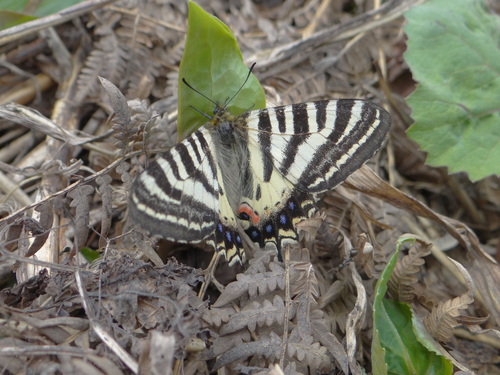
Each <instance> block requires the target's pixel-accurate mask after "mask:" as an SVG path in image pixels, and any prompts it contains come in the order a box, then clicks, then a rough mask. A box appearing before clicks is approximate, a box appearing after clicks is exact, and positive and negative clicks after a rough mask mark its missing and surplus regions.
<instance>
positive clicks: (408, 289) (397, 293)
mask: <svg viewBox="0 0 500 375" xmlns="http://www.w3.org/2000/svg"><path fill="white" fill-rule="evenodd" d="M403 236H407V235H405V234H403ZM411 236H412V237H415V239H416V240H415V243H414V244H413V245H412V247H411V248H410V250H409V252H408V255H405V256H404V257H403V258H401V259H400V260H399V261H398V263H397V264H396V268H395V269H394V272H393V273H392V276H391V279H390V280H389V285H388V288H389V292H390V293H391V295H392V296H393V297H394V298H395V299H397V300H398V301H400V302H406V303H410V302H412V301H413V300H414V299H415V296H416V295H417V292H416V290H415V289H414V287H413V285H414V284H416V283H417V282H418V278H417V277H416V276H415V274H416V273H418V272H420V271H421V268H422V266H423V265H424V264H425V261H424V260H423V259H422V258H423V257H425V256H427V255H429V254H430V253H431V250H430V249H431V247H432V244H431V243H429V242H427V241H425V240H424V239H422V238H419V237H418V236H414V235H411Z"/></svg>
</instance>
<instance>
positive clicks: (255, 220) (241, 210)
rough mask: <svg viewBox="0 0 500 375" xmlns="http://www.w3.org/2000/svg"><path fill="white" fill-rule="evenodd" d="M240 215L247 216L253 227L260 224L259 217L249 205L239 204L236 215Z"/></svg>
mask: <svg viewBox="0 0 500 375" xmlns="http://www.w3.org/2000/svg"><path fill="white" fill-rule="evenodd" d="M240 213H245V214H247V215H248V217H249V218H250V221H251V222H252V224H253V225H257V224H258V223H259V222H260V216H259V215H258V214H257V213H256V212H255V211H254V210H253V208H252V207H250V205H248V203H242V204H240V207H239V208H238V214H240Z"/></svg>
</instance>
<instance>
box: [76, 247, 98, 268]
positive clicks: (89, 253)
mask: <svg viewBox="0 0 500 375" xmlns="http://www.w3.org/2000/svg"><path fill="white" fill-rule="evenodd" d="M80 254H82V255H83V257H84V258H85V259H86V260H87V262H89V264H91V263H92V262H94V261H95V260H97V259H99V258H100V257H101V256H102V255H101V253H100V252H98V251H96V250H92V249H91V248H89V247H82V248H81V249H80Z"/></svg>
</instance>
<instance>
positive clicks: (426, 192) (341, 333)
mask: <svg viewBox="0 0 500 375" xmlns="http://www.w3.org/2000/svg"><path fill="white" fill-rule="evenodd" d="M417 2H418V1H409V2H407V3H406V4H404V5H401V4H398V3H397V2H387V3H386V4H385V5H384V6H383V7H381V8H380V9H379V10H378V16H374V15H373V10H372V9H370V8H369V2H361V3H359V4H358V5H357V6H358V8H356V9H348V8H345V7H344V8H342V7H341V6H340V5H339V4H340V3H338V4H337V3H335V2H332V3H331V4H330V5H329V6H327V7H326V8H321V9H322V11H321V12H320V11H319V9H320V8H319V5H318V2H316V1H305V2H302V3H300V4H298V3H297V4H295V3H293V2H284V3H283V4H278V2H276V4H274V5H273V4H272V3H271V2H268V3H264V2H261V3H259V2H250V1H242V2H235V3H234V4H233V3H230V4H226V3H224V2H218V1H211V2H208V1H200V2H199V4H200V5H201V6H202V7H203V8H204V9H205V10H207V11H209V12H212V13H213V14H215V15H217V16H218V17H219V18H220V19H221V20H222V21H223V22H225V23H226V24H227V25H228V26H229V27H230V28H231V29H232V30H233V32H235V34H236V35H237V36H238V39H239V42H240V46H241V48H242V51H243V54H244V55H245V56H246V57H247V60H246V61H247V62H248V63H249V65H250V64H251V63H252V62H254V61H256V62H257V65H256V68H255V73H256V75H257V77H258V78H259V79H260V80H261V82H262V84H263V86H264V88H265V89H266V92H267V94H268V96H270V97H271V99H272V101H274V102H276V103H277V104H289V103H296V102H305V101H310V100H314V99H319V98H324V97H327V98H341V97H354V96H360V97H364V98H368V99H370V100H373V101H375V102H378V103H381V102H385V100H384V99H383V94H382V92H381V90H380V88H379V87H378V85H377V83H378V82H380V77H379V75H378V73H377V69H374V62H376V64H377V65H378V66H380V61H382V60H384V59H385V60H386V61H388V62H389V64H388V65H387V67H386V68H385V69H386V72H387V73H388V75H387V77H389V78H388V80H389V82H388V83H389V85H391V86H390V87H391V89H392V94H390V93H387V92H386V93H384V94H385V95H392V98H391V99H392V100H394V98H396V102H397V103H398V111H400V112H404V111H406V110H407V109H406V108H405V107H404V105H403V104H402V103H401V101H400V100H399V98H398V97H397V95H398V87H397V84H399V85H401V84H403V85H404V86H405V87H406V88H408V87H411V86H412V85H413V83H412V82H410V81H408V79H406V80H405V76H404V74H403V73H404V72H405V66H404V64H401V51H400V49H399V48H398V47H397V46H398V45H400V44H401V43H402V42H403V40H402V36H401V27H402V24H403V20H402V17H401V15H402V13H403V12H404V10H406V9H408V8H409V7H411V6H413V5H415V3H417ZM236 3H237V4H238V5H236ZM325 3H326V2H325ZM325 9H326V10H325ZM186 11H187V7H186V4H184V3H183V2H182V3H181V2H177V1H170V2H168V1H166V2H153V1H151V2H146V3H144V4H141V6H140V7H138V5H137V3H136V2H135V1H131V2H116V3H114V4H113V5H112V6H103V7H101V8H99V9H95V10H93V11H92V12H89V13H86V14H84V15H83V16H81V17H80V18H76V16H75V19H74V22H73V23H72V22H68V23H62V24H61V25H59V26H58V27H57V29H56V30H57V31H56V32H55V33H54V32H46V33H41V34H32V36H31V37H30V39H29V40H26V39H22V38H18V39H16V38H14V40H11V41H9V43H7V44H5V45H4V46H3V47H2V48H3V52H4V61H5V62H6V64H5V65H4V66H3V67H2V68H1V69H0V74H1V75H2V77H3V81H4V82H6V84H5V85H4V86H3V87H2V88H1V89H0V90H1V91H0V104H2V106H1V107H0V114H1V116H2V118H3V120H2V122H0V135H1V137H0V142H1V143H0V144H1V149H0V171H1V173H0V185H1V193H0V194H1V195H0V196H1V198H2V200H1V204H0V209H1V216H0V217H1V219H0V233H1V237H0V245H1V248H0V251H1V254H0V255H1V259H2V262H1V266H0V272H1V275H2V280H6V281H3V285H2V290H1V291H0V301H1V303H0V314H1V315H0V316H1V319H0V327H1V328H0V330H1V332H2V335H1V338H0V367H1V368H2V371H4V372H5V373H18V372H20V371H23V370H25V371H30V372H34V373H37V372H38V373H41V372H45V373H58V372H59V373H70V372H72V373H89V374H101V373H102V374H123V373H137V372H139V371H140V372H141V373H148V374H149V373H151V374H158V373H175V374H179V373H185V374H198V373H200V374H206V373H209V372H210V371H214V370H217V369H219V370H222V369H224V371H226V372H228V373H236V372H238V373H248V374H250V373H252V374H264V373H269V374H271V373H285V374H307V373H311V372H319V373H332V372H335V371H336V372H340V371H342V372H344V373H349V372H352V373H357V374H360V373H362V371H363V369H365V370H367V371H370V368H371V365H370V355H369V353H370V350H369V348H370V340H369V339H368V337H371V335H372V333H371V332H372V329H373V327H372V324H373V323H372V320H371V308H370V306H371V305H370V299H371V297H372V295H373V290H374V289H373V285H374V280H376V279H377V277H378V276H379V275H380V273H381V271H382V269H383V267H384V266H385V264H386V263H387V260H388V259H389V257H390V255H391V254H392V253H393V251H394V246H395V245H394V244H395V241H396V240H397V238H399V237H400V236H401V235H402V234H403V233H414V234H415V235H418V236H419V238H421V239H422V240H419V241H418V242H417V244H416V245H415V246H414V247H411V249H410V250H409V252H408V255H406V256H404V257H402V259H400V262H399V264H398V266H397V268H396V269H397V272H395V275H394V278H393V279H392V280H391V283H390V291H391V295H392V296H393V297H396V296H397V298H399V299H400V300H401V301H406V302H409V303H411V304H412V306H414V307H415V311H416V313H417V315H418V316H419V317H420V318H421V320H422V321H424V323H425V325H426V327H427V329H428V331H429V332H430V334H431V335H432V336H434V337H435V338H436V339H437V340H439V341H441V342H443V343H446V344H447V345H448V346H454V350H455V351H458V352H459V353H460V354H461V355H458V356H457V358H461V359H462V363H461V365H462V366H464V367H468V368H470V369H472V370H474V371H476V372H478V373H492V372H491V371H492V369H494V366H495V364H494V358H495V356H496V355H498V352H495V350H493V349H492V348H494V347H495V345H494V344H492V345H488V344H482V343H481V342H479V341H475V345H476V347H475V348H474V349H473V348H472V346H470V345H464V344H463V342H466V340H475V339H474V336H473V335H472V333H481V334H483V335H485V336H486V335H487V336H488V337H489V338H490V340H495V339H496V340H498V330H497V327H498V324H499V323H500V313H499V311H500V309H499V308H498V306H499V302H498V301H499V296H500V293H499V290H498V288H500V280H498V278H499V277H500V276H499V275H500V272H498V266H497V264H496V263H495V262H493V261H492V259H491V257H490V255H488V254H487V253H486V252H485V250H490V249H494V248H495V246H498V235H496V236H495V233H497V231H498V223H499V222H500V218H499V214H498V212H499V210H498V204H499V202H500V199H499V198H498V197H499V195H498V191H499V189H498V187H499V186H500V183H499V181H498V178H495V177H490V178H488V179H486V180H484V181H481V182H479V183H476V184H471V183H470V182H468V180H467V179H466V177H464V176H463V175H458V176H451V177H450V176H447V175H446V174H445V173H444V172H443V171H442V170H436V169H432V168H429V167H427V166H425V165H424V164H423V162H422V160H423V158H422V157H421V154H419V152H418V151H417V149H416V147H415V146H414V145H413V144H412V143H411V142H409V141H407V140H406V137H405V135H404V130H405V129H406V128H407V127H408V125H409V124H408V123H406V122H405V121H404V119H405V117H404V116H402V117H398V116H397V115H396V114H395V112H393V125H392V134H393V137H392V138H391V139H390V140H389V141H388V146H387V147H386V148H385V149H384V150H382V151H381V152H380V153H379V154H378V155H377V156H376V157H375V158H374V160H373V161H371V162H370V168H372V169H374V170H375V171H376V172H377V174H380V175H382V176H383V179H385V180H389V181H390V182H391V184H387V183H385V182H384V181H383V180H382V179H380V178H378V177H377V175H376V174H375V173H373V172H372V171H371V170H370V168H362V169H361V170H360V171H358V172H356V173H355V174H354V175H352V176H351V177H350V178H349V179H348V181H347V182H346V183H345V184H343V185H342V186H340V187H338V188H337V189H336V190H335V191H333V192H330V193H328V194H325V196H324V197H322V199H321V201H320V202H319V204H320V206H321V208H322V210H323V212H322V213H321V214H319V215H318V216H317V217H314V218H311V219H310V220H307V221H305V222H303V223H301V228H300V229H301V231H302V235H303V238H304V242H303V247H295V248H291V249H287V251H286V252H285V255H286V256H285V261H284V262H283V263H282V262H279V261H278V260H277V259H276V256H275V254H273V253H270V252H265V251H259V250H257V251H255V252H254V254H253V258H252V259H251V260H250V261H249V262H248V263H247V264H246V265H244V267H241V268H238V267H233V268H224V267H225V266H224V265H220V266H219V268H218V270H217V271H216V272H215V273H214V274H213V276H214V280H213V282H212V283H211V285H209V287H208V290H207V295H206V296H203V298H200V296H198V291H199V288H200V284H201V283H202V282H203V280H204V279H205V278H204V276H207V274H206V273H204V272H203V271H201V269H205V268H206V267H207V266H208V263H209V259H210V256H211V255H210V252H206V251H204V250H203V249H202V248H203V246H197V247H196V248H195V247H194V246H186V245H181V246H179V245H177V244H173V243H168V242H166V241H161V242H160V243H156V242H155V241H152V240H151V239H149V238H148V237H146V236H144V235H143V234H142V233H138V232H137V231H134V232H130V231H129V230H130V228H129V227H128V226H127V223H126V215H125V214H126V204H127V191H128V188H129V186H130V183H131V181H132V180H133V178H134V177H135V176H137V174H138V173H140V171H141V170H142V169H143V168H145V167H146V166H147V163H148V160H150V157H151V156H152V155H154V154H155V153H159V152H162V151H164V150H166V149H168V148H169V147H171V146H172V145H173V144H174V143H175V141H176V128H175V120H176V92H177V67H178V66H179V61H180V58H181V56H182V48H183V39H184V32H185V30H186V25H185V22H186V19H187V14H186ZM326 14H327V16H326ZM360 25H363V27H361V26H360ZM47 27H48V24H47ZM27 28H28V26H27ZM367 30H368V31H367ZM382 31H383V32H382ZM360 33H362V34H360ZM0 38H1V34H0ZM56 48H57V51H59V52H57V53H56V52H55V50H56ZM64 50H65V51H66V52H67V53H69V55H64V54H61V53H60V51H64ZM25 56H36V57H37V59H36V61H34V62H29V59H28V58H27V57H25ZM68 56H71V59H69V60H68V58H67V57H68ZM7 63H9V64H14V65H15V66H16V67H18V69H21V70H22V71H23V72H24V73H25V74H27V75H28V76H30V77H31V78H30V79H28V80H27V81H26V83H28V84H29V86H30V87H31V90H32V94H29V93H23V94H22V96H20V99H19V100H17V103H18V104H7V103H6V102H7V100H9V101H11V100H12V99H9V98H13V97H17V96H14V94H15V93H16V92H18V90H20V89H19V86H18V85H19V83H18V82H19V81H23V80H25V76H23V75H19V74H18V72H17V71H15V70H9V69H8V68H7V67H8V66H9V65H8V64H7ZM42 77H43V78H42ZM97 77H103V79H101V80H100V81H99V80H98V79H97ZM42 80H43V81H42ZM47 81H48V82H52V83H51V84H50V85H49V87H46V86H43V87H42V86H39V85H38V83H40V82H47ZM56 82H57V83H56ZM102 82H104V83H102ZM38 90H42V92H41V93H42V95H39V93H40V92H39V91H38ZM37 92H38V94H37ZM393 102H394V101H393ZM19 104H24V105H27V108H26V107H21V106H20V105H19ZM111 114H114V115H112V116H111V117H110V115H111ZM13 121H14V122H13ZM464 197H466V198H464ZM464 199H465V200H464ZM464 202H469V203H471V202H472V204H463V203H464ZM429 207H431V208H432V209H431V208H429ZM464 207H465V208H464ZM468 207H469V208H468ZM470 207H474V208H473V209H471V208H470ZM33 209H34V210H33ZM478 212H479V213H478ZM486 218H487V219H486ZM487 223H489V224H487ZM495 223H497V224H496V225H495ZM466 224H469V225H470V227H469V226H467V225H466ZM470 228H473V230H472V229H470ZM424 239H425V240H424ZM445 240H446V245H440V246H438V244H443V243H445ZM83 246H85V247H89V248H92V249H99V250H100V251H101V254H102V257H101V258H100V259H98V260H97V261H95V262H93V263H92V264H89V263H88V262H87V261H86V260H85V259H84V258H83V257H81V256H80V255H79V254H78V252H77V251H76V249H79V248H81V247H83ZM440 248H441V249H442V248H445V249H446V250H447V255H450V256H451V257H453V258H454V259H455V260H456V261H458V262H459V263H461V264H462V266H461V267H458V268H457V267H455V266H453V265H451V262H450V261H449V260H448V259H447V258H446V257H445V256H444V254H443V252H442V251H441V249H440ZM429 252H430V254H429ZM491 253H494V252H491ZM173 256H175V258H177V259H178V261H177V260H175V259H174V258H172V257H173ZM181 262H182V263H181ZM457 269H460V271H458V272H457ZM12 275H14V276H15V277H13V276H12ZM459 326H461V327H464V328H465V329H461V330H457V327H459ZM467 332H469V333H470V334H469V335H467V334H466V333H467ZM452 337H454V340H453V341H450V339H451V338H452ZM477 346H480V347H481V348H482V349H479V350H481V352H482V353H483V354H484V355H483V356H482V357H481V358H480V359H478V356H474V355H471V352H472V351H473V350H478V349H477ZM497 347H498V346H497ZM159 353H162V354H161V355H159Z"/></svg>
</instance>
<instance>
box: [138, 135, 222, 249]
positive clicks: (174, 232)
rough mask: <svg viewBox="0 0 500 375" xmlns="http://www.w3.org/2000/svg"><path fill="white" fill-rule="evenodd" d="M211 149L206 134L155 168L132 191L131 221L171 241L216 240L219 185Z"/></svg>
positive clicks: (175, 150) (174, 150)
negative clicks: (214, 237)
mask: <svg viewBox="0 0 500 375" xmlns="http://www.w3.org/2000/svg"><path fill="white" fill-rule="evenodd" d="M210 144H211V136H210V134H209V132H207V131H206V130H204V129H203V128H202V129H201V130H197V131H196V132H194V133H193V134H192V135H191V136H190V137H188V138H186V139H184V140H183V141H182V142H180V143H178V144H177V145H175V146H174V147H173V148H172V149H170V151H169V152H167V153H166V154H164V155H163V156H161V157H159V158H158V160H156V161H155V162H153V164H152V165H151V167H150V168H148V169H147V170H145V171H144V172H143V173H142V174H141V175H140V176H139V177H138V178H137V179H136V180H135V181H134V183H133V185H132V188H131V194H130V207H129V210H130V212H129V217H130V218H132V220H133V221H134V222H135V223H137V224H139V225H140V226H141V227H143V228H145V229H147V230H148V231H149V232H150V233H151V234H154V235H160V236H162V237H163V238H166V239H169V240H172V241H179V242H199V241H202V240H204V239H206V238H207V237H209V236H211V235H212V234H213V233H214V231H215V226H216V224H217V221H218V219H219V193H220V184H219V181H218V177H217V166H216V162H215V160H214V158H213V153H212V152H211V151H210V146H209V145H210Z"/></svg>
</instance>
